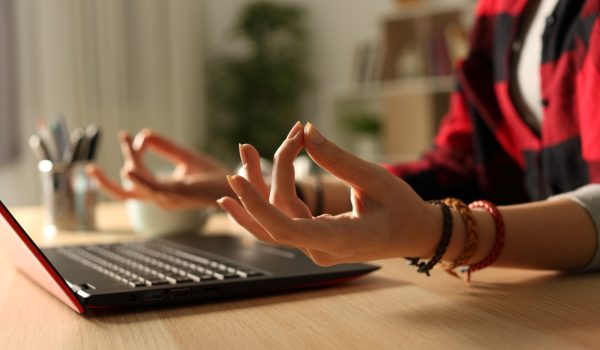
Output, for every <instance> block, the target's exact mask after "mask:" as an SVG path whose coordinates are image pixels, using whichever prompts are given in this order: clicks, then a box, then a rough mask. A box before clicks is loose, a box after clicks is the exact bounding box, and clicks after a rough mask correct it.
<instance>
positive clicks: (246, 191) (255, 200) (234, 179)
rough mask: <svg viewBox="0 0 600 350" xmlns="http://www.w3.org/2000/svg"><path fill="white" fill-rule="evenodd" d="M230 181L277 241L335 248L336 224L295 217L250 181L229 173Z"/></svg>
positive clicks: (316, 247)
mask: <svg viewBox="0 0 600 350" xmlns="http://www.w3.org/2000/svg"><path fill="white" fill-rule="evenodd" d="M227 179H228V181H229V184H230V185H231V188H232V189H233V190H234V192H235V193H236V194H237V195H238V197H239V199H240V201H241V202H242V204H243V205H244V207H245V208H246V210H247V211H248V213H249V214H250V215H251V216H252V217H253V218H254V219H255V220H256V221H257V222H258V223H259V224H260V225H261V226H262V227H263V228H264V229H265V230H267V231H268V232H269V233H270V234H271V237H273V239H274V240H275V241H277V242H280V243H284V244H291V245H294V246H299V247H303V248H312V249H319V250H328V249H335V247H336V246H337V244H336V240H335V238H336V236H337V237H341V232H337V233H336V232H335V231H336V226H335V225H330V224H328V223H325V222H322V221H319V220H313V219H312V218H311V219H291V218H290V217H288V216H286V215H285V214H284V213H282V212H281V211H279V210H278V209H277V208H275V207H274V206H273V205H271V204H270V203H268V202H267V201H266V200H265V199H264V198H263V197H262V196H261V195H260V193H259V192H258V191H257V190H256V188H255V187H254V186H252V184H251V183H250V182H248V180H246V179H244V178H243V177H241V176H237V175H234V176H228V178H227Z"/></svg>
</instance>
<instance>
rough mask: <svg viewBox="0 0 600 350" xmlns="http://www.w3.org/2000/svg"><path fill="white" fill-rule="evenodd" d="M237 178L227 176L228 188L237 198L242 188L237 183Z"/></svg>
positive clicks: (235, 176)
mask: <svg viewBox="0 0 600 350" xmlns="http://www.w3.org/2000/svg"><path fill="white" fill-rule="evenodd" d="M237 177H238V176H237V175H227V182H229V186H231V188H232V189H233V192H235V193H236V194H237V195H238V197H239V196H240V193H241V192H242V188H241V187H240V184H239V183H238V180H237Z"/></svg>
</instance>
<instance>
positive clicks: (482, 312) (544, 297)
mask: <svg viewBox="0 0 600 350" xmlns="http://www.w3.org/2000/svg"><path fill="white" fill-rule="evenodd" d="M13 212H14V214H15V216H16V217H17V218H18V220H19V221H20V222H21V223H22V224H23V226H24V227H26V228H30V229H29V230H30V231H31V232H29V233H30V234H31V235H32V236H33V237H34V239H35V240H36V242H37V243H38V244H40V245H45V246H49V245H55V244H64V243H82V242H92V241H93V242H100V241H114V240H124V239H130V238H133V237H134V236H133V234H132V233H131V231H130V229H129V225H128V221H127V218H126V215H125V211H124V208H123V206H121V205H114V204H113V205H103V206H101V207H100V208H99V222H100V223H101V224H100V225H99V226H100V227H99V230H98V232H93V233H64V232H59V233H57V234H56V235H54V236H44V234H42V230H41V224H40V221H41V215H40V211H39V209H37V208H15V209H14V210H13ZM227 225H229V223H228V220H227V219H226V218H224V217H223V216H216V217H214V218H213V219H211V221H210V222H209V224H208V226H207V228H206V231H207V232H211V231H216V230H219V229H222V228H224V227H227ZM377 263H378V264H380V265H382V266H383V268H382V269H381V270H379V271H377V272H375V273H373V274H371V275H368V276H367V277H364V278H361V279H359V280H356V281H354V282H350V283H347V284H344V285H340V286H337V287H331V288H326V289H316V290H308V291H301V292H295V293H291V294H281V295H271V296H265V297H258V298H252V299H244V300H234V301H225V302H219V303H213V304H197V305H191V306H189V305H188V306H185V307H174V308H169V309H162V310H157V311H138V312H128V313H122V314H117V315H111V316H102V317H83V316H80V315H78V314H76V313H74V312H73V311H71V310H70V309H69V308H67V307H66V306H65V305H63V304H61V303H60V302H59V301H58V300H56V299H54V298H53V297H52V296H51V295H49V294H47V293H46V292H45V291H44V290H42V289H40V288H38V287H37V286H36V285H35V284H34V283H33V282H31V281H30V280H28V279H27V278H26V277H24V276H23V275H21V274H20V273H18V272H17V271H16V270H15V269H14V268H12V266H11V265H10V262H9V261H7V259H6V257H5V256H4V255H2V254H0V315H2V316H1V317H2V321H1V322H0V343H1V344H2V347H3V348H6V349H15V348H19V349H20V348H36V349H42V348H43V349H58V348H60V349H81V348H111V349H129V348H131V347H132V346H135V347H136V348H160V349H174V348H202V347H204V348H210V349H220V348H226V349H230V348H236V349H241V348H261V349H265V348H268V349H292V348H299V349H311V348H316V349H354V348H360V349H381V348H389V349H400V348H442V347H444V348H457V349H469V348H473V349H477V348H499V349H506V348H514V347H516V348H527V349H533V348H548V347H551V348H565V347H566V346H568V347H569V348H574V347H592V346H593V347H599V346H600V332H598V329H599V328H600V275H599V274H583V275H573V276H564V275H557V274H555V273H551V272H534V271H520V270H510V269H489V270H487V271H482V272H479V273H477V274H475V275H474V279H475V282H474V283H472V284H471V285H466V284H465V283H464V282H462V281H460V280H457V279H454V278H452V277H450V276H447V275H446V274H445V273H444V272H443V271H434V273H433V276H432V277H430V278H427V277H425V276H422V275H418V274H416V273H415V272H414V271H413V270H412V269H411V268H409V267H408V266H406V264H405V263H404V262H403V260H401V259H392V260H386V261H380V262H377Z"/></svg>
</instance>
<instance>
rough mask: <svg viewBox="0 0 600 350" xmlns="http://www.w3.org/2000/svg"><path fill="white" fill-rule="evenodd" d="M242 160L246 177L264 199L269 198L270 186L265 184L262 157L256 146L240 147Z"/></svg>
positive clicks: (245, 145) (246, 145)
mask: <svg viewBox="0 0 600 350" xmlns="http://www.w3.org/2000/svg"><path fill="white" fill-rule="evenodd" d="M240 158H241V159H242V164H244V168H246V176H248V181H250V182H251V183H252V184H253V185H254V186H256V189H257V190H258V191H259V192H260V193H261V194H262V195H263V197H264V198H269V186H267V184H266V183H265V179H264V178H263V175H262V169H261V167H260V155H259V154H258V151H257V150H256V148H254V146H252V145H249V144H244V145H240Z"/></svg>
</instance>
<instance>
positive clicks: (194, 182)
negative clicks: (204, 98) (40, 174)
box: [86, 129, 233, 209]
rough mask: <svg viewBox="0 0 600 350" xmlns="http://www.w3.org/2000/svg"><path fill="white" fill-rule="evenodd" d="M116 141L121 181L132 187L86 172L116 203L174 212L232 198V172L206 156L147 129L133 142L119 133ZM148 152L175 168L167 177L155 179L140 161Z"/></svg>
mask: <svg viewBox="0 0 600 350" xmlns="http://www.w3.org/2000/svg"><path fill="white" fill-rule="evenodd" d="M119 140H120V143H121V152H122V154H123V159H124V164H123V167H122V168H121V178H122V179H123V180H124V181H126V182H128V183H130V184H131V186H126V187H123V186H121V185H119V184H117V183H115V182H114V181H112V180H110V179H109V178H108V177H107V176H106V175H105V174H104V172H103V171H102V170H101V169H99V168H98V167H97V166H94V165H90V166H88V168H87V169H86V170H87V172H88V174H89V175H90V176H91V177H93V178H95V179H96V180H97V182H98V184H99V185H100V187H101V188H102V189H103V190H104V191H106V192H107V193H108V194H109V195H111V196H112V197H114V198H116V199H120V200H126V199H138V200H144V201H149V202H154V203H156V204H157V205H159V206H160V207H163V208H173V209H175V208H194V207H207V206H214V205H215V200H216V199H218V198H220V197H222V196H224V195H231V194H233V192H232V190H231V187H230V186H229V184H228V183H227V179H226V175H227V174H230V173H231V170H230V169H228V168H227V167H226V166H224V165H223V164H221V163H220V162H218V161H217V160H215V159H213V158H211V157H209V156H206V155H203V154H199V153H197V152H194V151H192V150H189V149H186V148H183V147H181V146H179V145H176V144H175V143H173V142H171V141H170V140H168V139H167V138H165V137H163V136H160V135H158V134H156V133H155V132H153V131H151V130H147V129H145V130H142V131H140V132H139V133H138V134H137V135H136V136H135V138H134V139H132V138H131V136H130V135H129V134H127V133H126V132H121V133H120V134H119ZM148 150H152V151H153V152H155V153H156V154H158V155H159V156H161V157H163V158H165V159H166V160H167V161H169V162H170V163H172V164H173V165H174V166H175V168H174V170H173V172H172V173H171V174H170V175H169V176H168V177H166V178H157V177H155V176H154V175H153V174H152V172H150V171H149V170H148V169H147V167H146V166H145V165H144V163H143V161H142V157H143V155H144V153H145V152H146V151H148Z"/></svg>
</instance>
